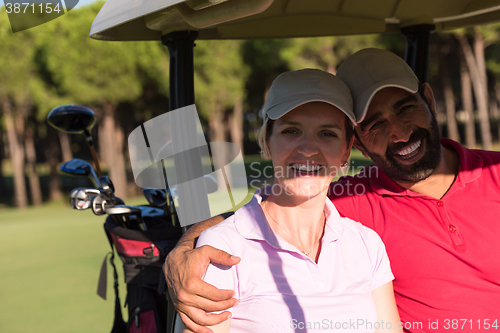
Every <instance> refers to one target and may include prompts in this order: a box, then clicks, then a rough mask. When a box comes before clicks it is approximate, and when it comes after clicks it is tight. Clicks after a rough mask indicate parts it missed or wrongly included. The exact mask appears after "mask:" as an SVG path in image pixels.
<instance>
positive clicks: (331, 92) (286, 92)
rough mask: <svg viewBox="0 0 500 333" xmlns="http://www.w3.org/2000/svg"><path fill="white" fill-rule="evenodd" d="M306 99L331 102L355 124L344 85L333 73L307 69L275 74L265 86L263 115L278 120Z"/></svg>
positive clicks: (307, 101) (350, 103)
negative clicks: (265, 95)
mask: <svg viewBox="0 0 500 333" xmlns="http://www.w3.org/2000/svg"><path fill="white" fill-rule="evenodd" d="M309 102H325V103H328V104H331V105H333V106H335V107H337V108H339V109H340V110H341V111H342V112H344V113H345V114H346V115H347V117H349V119H351V121H352V123H353V124H356V118H355V117H354V112H353V110H352V98H351V93H350V91H349V88H347V86H346V84H345V83H344V82H342V80H341V79H339V78H338V77H336V76H335V75H333V74H330V73H327V72H324V71H322V70H319V69H310V68H307V69H301V70H297V71H291V72H285V73H283V74H280V75H278V77H277V78H276V79H275V80H274V81H273V84H272V85H271V88H270V89H269V93H268V95H267V99H266V104H265V105H264V114H266V113H267V115H268V116H269V118H271V119H278V118H280V117H282V116H283V115H284V114H286V113H287V112H289V111H291V110H293V109H295V108H296V107H298V106H301V105H303V104H306V103H309Z"/></svg>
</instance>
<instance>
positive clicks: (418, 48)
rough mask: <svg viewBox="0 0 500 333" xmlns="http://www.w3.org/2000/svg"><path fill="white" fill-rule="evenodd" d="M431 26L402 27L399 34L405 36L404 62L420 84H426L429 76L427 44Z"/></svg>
mask: <svg viewBox="0 0 500 333" xmlns="http://www.w3.org/2000/svg"><path fill="white" fill-rule="evenodd" d="M435 29H436V26H435V25H433V24H419V25H412V26H408V27H404V28H402V29H401V33H402V34H403V35H405V36H406V52H405V61H406V62H407V63H408V65H410V67H411V68H412V69H413V71H414V72H415V74H416V75H417V77H418V79H419V80H420V82H422V83H425V82H427V79H428V76H429V44H430V38H431V34H432V32H434V30H435Z"/></svg>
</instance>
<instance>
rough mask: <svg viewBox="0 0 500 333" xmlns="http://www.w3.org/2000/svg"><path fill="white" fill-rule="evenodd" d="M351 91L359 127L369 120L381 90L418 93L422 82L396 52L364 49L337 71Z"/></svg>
mask: <svg viewBox="0 0 500 333" xmlns="http://www.w3.org/2000/svg"><path fill="white" fill-rule="evenodd" d="M337 77H339V78H341V79H342V80H343V81H344V82H345V83H346V84H347V86H348V87H349V89H350V90H351V94H352V98H353V101H354V113H355V115H356V120H357V122H358V123H360V122H362V121H363V119H365V116H366V111H367V110H368V106H369V105H370V102H371V100H372V98H373V96H374V95H375V94H376V93H377V92H378V91H379V90H381V89H383V88H387V87H396V88H401V89H404V90H406V91H408V92H411V93H416V92H417V91H418V78H417V76H416V75H415V73H414V72H413V70H412V69H411V68H410V66H408V64H407V63H406V62H405V61H404V60H403V59H401V58H400V57H398V56H397V55H395V54H394V53H392V52H389V51H385V50H380V49H364V50H361V51H358V52H356V53H354V54H353V55H352V56H350V57H349V58H348V59H347V60H346V61H344V63H342V65H340V67H339V68H338V70H337Z"/></svg>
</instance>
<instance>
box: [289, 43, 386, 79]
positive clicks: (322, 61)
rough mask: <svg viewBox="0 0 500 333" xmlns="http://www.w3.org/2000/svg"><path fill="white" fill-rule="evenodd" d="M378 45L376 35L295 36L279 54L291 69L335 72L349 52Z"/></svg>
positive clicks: (379, 44)
mask: <svg viewBox="0 0 500 333" xmlns="http://www.w3.org/2000/svg"><path fill="white" fill-rule="evenodd" d="M380 46H381V40H380V38H379V37H378V36H376V35H361V36H348V37H345V36H342V37H317V38H296V39H294V40H292V42H290V43H288V44H287V45H286V47H284V48H283V49H282V51H281V53H280V56H281V57H282V59H283V60H284V61H285V62H286V63H287V64H288V66H289V67H290V69H291V70H296V69H302V68H318V69H321V70H324V71H327V72H329V73H332V74H335V73H336V72H337V67H338V66H339V65H340V64H341V63H342V62H343V61H344V60H345V59H347V58H348V57H349V56H350V55H351V54H353V53H355V52H357V51H359V50H361V49H363V48H366V47H380Z"/></svg>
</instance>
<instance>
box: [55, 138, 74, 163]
mask: <svg viewBox="0 0 500 333" xmlns="http://www.w3.org/2000/svg"><path fill="white" fill-rule="evenodd" d="M57 133H58V135H59V143H60V144H61V152H62V160H63V162H67V161H69V160H71V159H73V152H72V151H71V143H70V140H69V135H68V133H64V132H61V131H57Z"/></svg>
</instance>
